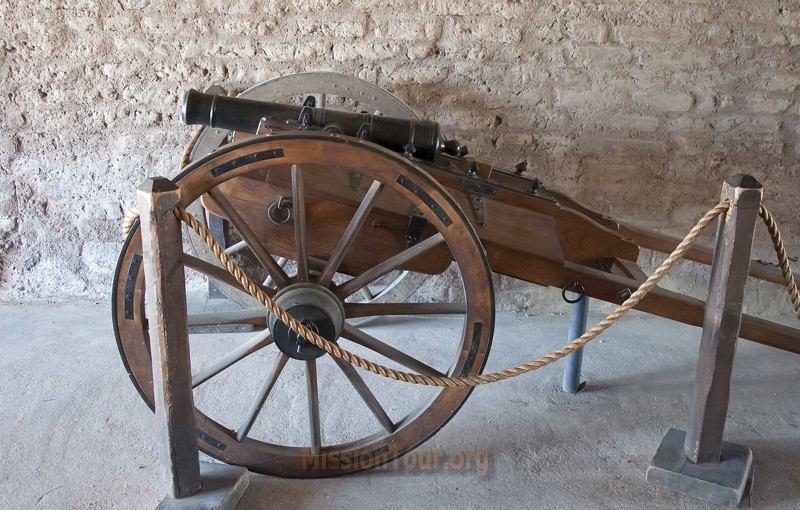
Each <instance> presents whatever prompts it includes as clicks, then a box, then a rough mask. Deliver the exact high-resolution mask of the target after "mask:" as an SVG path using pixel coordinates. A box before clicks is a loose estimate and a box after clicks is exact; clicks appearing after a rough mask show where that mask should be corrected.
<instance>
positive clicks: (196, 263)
mask: <svg viewBox="0 0 800 510" xmlns="http://www.w3.org/2000/svg"><path fill="white" fill-rule="evenodd" d="M181 260H182V261H183V265H184V266H186V267H188V268H191V269H194V270H195V271H197V272H199V273H203V274H204V275H206V276H208V277H209V278H213V279H215V280H217V281H218V282H221V283H224V284H225V285H229V286H231V287H233V288H235V289H236V290H240V291H242V292H244V293H245V294H247V295H248V296H249V295H250V294H249V293H248V292H247V291H246V290H244V287H242V284H241V283H239V281H238V280H237V279H236V278H234V277H233V276H232V275H231V274H230V273H229V272H228V270H227V269H224V268H221V267H219V266H215V265H214V264H212V263H210V262H206V261H205V260H203V259H199V258H197V257H195V256H193V255H189V254H188V253H184V254H183V255H182V256H181ZM260 288H261V290H263V291H264V292H266V293H267V294H268V295H269V296H270V297H272V296H273V295H275V290H274V289H270V288H267V287H264V286H263V285H262V286H260Z"/></svg>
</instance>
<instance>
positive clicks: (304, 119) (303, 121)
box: [297, 106, 313, 130]
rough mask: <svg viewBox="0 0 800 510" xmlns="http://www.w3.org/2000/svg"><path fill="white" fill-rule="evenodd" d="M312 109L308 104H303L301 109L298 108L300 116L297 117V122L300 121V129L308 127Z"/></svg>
mask: <svg viewBox="0 0 800 510" xmlns="http://www.w3.org/2000/svg"><path fill="white" fill-rule="evenodd" d="M312 111H313V109H312V108H311V107H310V106H303V109H302V110H300V116H299V118H298V119H297V122H299V123H300V129H301V130H304V129H308V128H310V127H311V115H312Z"/></svg>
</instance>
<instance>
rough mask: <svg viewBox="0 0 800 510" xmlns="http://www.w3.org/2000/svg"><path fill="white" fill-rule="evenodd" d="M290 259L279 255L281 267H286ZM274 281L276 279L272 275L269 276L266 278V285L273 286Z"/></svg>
mask: <svg viewBox="0 0 800 510" xmlns="http://www.w3.org/2000/svg"><path fill="white" fill-rule="evenodd" d="M288 261H289V259H287V258H286V257H278V265H279V266H280V268H281V269H283V268H284V267H286V262H288ZM274 283H275V281H274V280H273V279H272V276H267V279H266V280H264V286H265V287H272V285H273V284H274Z"/></svg>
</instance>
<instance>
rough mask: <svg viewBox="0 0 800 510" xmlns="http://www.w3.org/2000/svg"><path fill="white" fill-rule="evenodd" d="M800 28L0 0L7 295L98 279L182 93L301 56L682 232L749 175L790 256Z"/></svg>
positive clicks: (793, 17) (84, 286)
mask: <svg viewBox="0 0 800 510" xmlns="http://www.w3.org/2000/svg"><path fill="white" fill-rule="evenodd" d="M798 44H800V5H798V3H797V2H783V1H767V0H755V1H745V0H742V1H728V0H718V1H717V0H693V1H674V2H669V1H667V2H664V1H658V2H656V1H639V2H633V1H620V0H616V1H602V2H571V1H570V2H568V1H562V0H555V1H552V2H543V1H535V2H534V1H498V2H475V1H466V0H451V1H444V0H417V1H414V0H394V1H390V2H388V3H382V4H381V6H380V7H378V6H376V5H375V4H373V3H372V2H366V1H364V0H357V1H353V2H345V1H339V0H326V1H321V0H294V1H291V0H262V1H255V0H242V1H236V0H226V1H223V0H185V1H182V2H174V1H168V0H99V1H90V0H39V1H35V0H31V1H28V2H19V3H16V2H8V1H3V2H0V83H2V84H3V85H2V99H1V100H0V118H2V123H0V133H1V134H0V250H2V252H1V254H0V298H2V299H29V298H64V297H70V296H85V297H97V298H101V297H104V296H107V295H108V294H109V284H110V281H111V273H112V271H113V267H114V263H115V258H116V254H117V251H118V249H119V247H120V244H121V243H120V240H119V233H118V232H119V224H120V219H121V218H122V215H123V212H124V210H125V209H126V208H127V207H129V206H130V205H132V204H133V200H134V189H135V187H136V186H137V185H138V184H139V183H140V182H141V181H142V180H143V179H144V178H145V177H146V176H151V175H156V174H161V175H171V174H172V173H173V171H174V166H175V163H176V161H177V159H178V156H179V154H180V151H181V147H182V145H183V144H184V143H185V142H186V140H187V138H188V136H189V133H190V129H189V128H187V127H185V126H183V125H181V122H180V119H179V113H178V112H179V98H180V97H181V95H182V93H183V91H184V90H186V89H187V88H188V87H195V88H200V89H203V88H205V87H207V86H209V85H211V84H219V85H222V86H224V87H226V88H227V89H229V90H231V89H232V90H236V89H243V88H245V87H247V86H249V85H252V84H254V83H256V82H259V81H262V80H265V79H268V78H272V77H275V76H280V75H283V74H287V73H293V72H299V71H307V70H333V71H338V72H342V73H348V74H352V75H355V76H359V77H361V78H363V79H365V80H368V81H370V82H373V83H377V84H378V85H379V86H381V87H383V88H385V89H388V90H390V91H392V92H394V93H396V94H397V95H398V96H399V97H400V98H401V99H403V100H404V101H406V102H407V103H408V104H410V105H411V106H413V107H414V108H415V109H416V110H417V111H418V112H419V113H420V114H421V115H422V116H425V117H429V118H432V119H433V120H436V121H439V122H440V123H442V124H443V126H444V128H445V130H446V132H447V133H448V134H449V135H450V136H452V137H457V138H461V139H463V140H464V141H466V143H467V144H468V145H469V146H470V147H471V149H472V151H473V152H474V153H476V154H482V155H484V156H485V157H486V159H489V160H492V161H494V162H496V163H497V164H499V165H505V166H511V165H513V164H515V163H517V162H518V161H521V160H527V161H528V163H529V168H530V173H531V174H532V175H535V176H537V177H539V178H540V179H541V180H542V181H543V182H544V183H545V185H547V186H549V187H553V188H557V189H560V190H563V191H565V192H567V193H569V194H571V195H573V196H574V197H576V198H577V199H578V200H580V201H582V202H584V203H586V204H587V205H589V206H590V207H592V208H594V209H596V210H599V211H601V212H603V213H607V214H609V215H612V216H615V217H618V218H620V219H623V220H626V221H630V222H635V223H637V224H639V225H642V226H645V227H650V228H653V229H657V230H660V231H663V232H666V233H670V234H674V235H683V234H684V233H685V232H686V231H687V230H688V228H689V227H690V225H691V224H692V222H693V221H694V219H695V218H697V217H698V216H699V215H700V214H701V213H702V212H704V211H705V210H706V209H707V208H708V207H709V206H710V205H712V204H713V203H715V201H716V199H717V197H718V194H719V189H720V184H721V182H722V180H723V179H724V178H725V177H726V176H729V175H731V174H734V173H740V172H747V173H751V174H753V175H755V176H756V177H757V178H758V179H760V180H761V181H762V182H763V184H764V185H765V189H766V203H767V205H768V206H769V207H770V208H771V210H773V211H774V213H775V214H776V216H777V218H778V220H779V221H780V222H781V224H782V227H783V230H784V233H785V236H786V239H787V241H788V247H789V250H790V252H791V253H793V254H798V253H800V215H798V213H797V211H798V198H799V197H800V171H799V170H800V146H798V139H800V101H798V97H800V92H798V86H800V47H798ZM756 256H757V257H760V258H764V259H769V260H772V257H773V255H772V253H771V251H770V248H769V243H768V240H767V238H766V236H765V235H763V234H759V237H758V239H757V241H756ZM701 286H702V285H701Z"/></svg>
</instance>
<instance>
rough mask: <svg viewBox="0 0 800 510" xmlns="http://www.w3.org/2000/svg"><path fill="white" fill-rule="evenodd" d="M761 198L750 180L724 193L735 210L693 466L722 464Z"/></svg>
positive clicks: (699, 382)
mask: <svg viewBox="0 0 800 510" xmlns="http://www.w3.org/2000/svg"><path fill="white" fill-rule="evenodd" d="M761 197H762V190H761V184H760V183H759V182H758V181H757V180H756V179H754V178H753V177H751V176H749V175H735V176H733V177H730V178H729V179H727V180H726V181H725V184H724V185H723V187H722V198H723V199H728V200H730V203H731V207H730V209H729V210H728V212H727V214H726V215H725V216H724V217H722V218H721V219H720V222H719V228H718V231H717V246H716V249H715V251H714V263H713V266H712V269H711V283H710V285H709V291H708V300H707V301H706V311H705V318H704V320H703V334H702V337H701V340H700V357H699V359H698V362H697V375H696V377H695V385H694V395H693V397H692V401H691V407H690V410H689V422H688V425H687V431H686V440H685V443H684V451H685V453H686V457H687V458H688V459H689V460H691V461H692V462H694V463H709V462H711V463H718V462H719V461H720V450H721V448H722V434H723V431H724V428H725V417H726V414H727V411H728V399H729V393H730V383H731V370H732V367H733V356H734V353H735V351H736V340H737V338H738V336H739V326H740V325H741V319H742V298H743V296H744V286H745V282H746V281H747V273H748V268H749V267H750V252H751V250H752V246H753V231H754V228H755V223H756V220H757V218H758V209H759V206H760V205H761Z"/></svg>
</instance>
